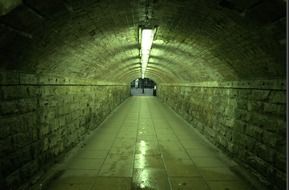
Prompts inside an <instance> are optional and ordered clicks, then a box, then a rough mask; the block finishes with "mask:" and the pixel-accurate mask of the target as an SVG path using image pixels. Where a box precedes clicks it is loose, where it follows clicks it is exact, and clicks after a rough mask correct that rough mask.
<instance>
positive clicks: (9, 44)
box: [0, 0, 286, 83]
mask: <svg viewBox="0 0 289 190" xmlns="http://www.w3.org/2000/svg"><path fill="white" fill-rule="evenodd" d="M0 2H1V1H0ZM5 2H10V3H11V5H10V4H9V3H6V4H5ZM13 2H14V3H13ZM285 4H286V3H285V1H283V0H122V1H120V0H82V1H79V0H46V1H44V0H43V1H37V0H23V1H22V2H21V1H19V0H15V1H4V0H2V9H1V8H0V13H1V14H2V15H3V16H1V17H0V23H1V27H0V32H1V36H0V48H1V53H0V60H1V69H2V70H21V71H25V72H29V73H38V74H40V75H41V74H44V73H54V74H59V75H62V76H66V77H72V78H88V79H96V80H102V81H110V82H120V81H121V82H130V81H131V80H133V79H135V78H138V77H140V57H139V49H140V44H139V43H138V33H139V31H138V27H139V25H141V24H143V23H144V21H145V20H148V21H149V22H150V23H151V24H154V25H157V26H158V27H157V32H156V35H155V38H154V42H153V46H152V50H151V56H150V60H149V64H148V70H147V72H146V77H150V78H152V79H153V80H155V81H156V82H174V83H177V82H199V81H227V80H254V79H276V78H278V79H284V78H285V76H286V72H285V69H286V7H285ZM0 5H1V4H0ZM3 5H5V6H3ZM3 7H4V8H3Z"/></svg>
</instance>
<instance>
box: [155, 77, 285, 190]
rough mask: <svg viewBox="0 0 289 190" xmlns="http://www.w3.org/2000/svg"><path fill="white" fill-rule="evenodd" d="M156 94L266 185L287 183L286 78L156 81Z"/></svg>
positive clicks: (283, 186)
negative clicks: (174, 82) (168, 82)
mask: <svg viewBox="0 0 289 190" xmlns="http://www.w3.org/2000/svg"><path fill="white" fill-rule="evenodd" d="M158 96H159V97H160V99H161V100H162V101H163V102H165V103H167V104H168V105H169V106H170V107H171V108H172V109H173V110H175V111H176V112H177V113H179V114H180V115H181V116H182V117H184V118H185V119H186V120H187V121H188V122H189V123H190V124H192V127H195V128H197V129H198V130H199V131H200V132H201V133H202V134H203V135H204V136H205V137H207V138H208V139H209V140H210V141H211V142H213V143H214V144H216V145H217V146H218V147H220V148H221V149H222V150H224V151H225V152H226V153H227V154H228V155H230V156H231V157H233V158H234V159H235V160H236V161H238V162H239V163H241V164H242V165H243V166H245V167H246V168H247V169H248V170H250V171H251V172H252V173H253V174H255V175H256V177H258V178H259V179H260V181H263V182H264V183H265V184H267V185H268V187H269V188H270V189H273V188H276V189H285V187H286V90H285V81H242V82H223V83H217V82H207V83H205V82H204V83H195V84H191V85H173V84H171V85H160V86H159V89H158ZM267 182H268V183H267Z"/></svg>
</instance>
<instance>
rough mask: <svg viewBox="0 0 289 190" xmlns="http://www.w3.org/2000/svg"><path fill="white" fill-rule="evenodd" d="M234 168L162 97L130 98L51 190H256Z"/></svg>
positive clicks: (96, 134) (66, 167)
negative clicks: (162, 99) (167, 104)
mask: <svg viewBox="0 0 289 190" xmlns="http://www.w3.org/2000/svg"><path fill="white" fill-rule="evenodd" d="M233 164H234V163H233V162H230V160H228V159H226V157H224V156H223V155H222V154H221V153H220V152H219V151H218V149H216V148H215V147H214V146H212V145H211V144H210V143H208V142H207V141H206V140H205V139H204V138H203V137H202V136H200V135H199V133H198V132H196V131H195V129H193V128H192V127H189V126H188V124H187V123H186V122H185V121H184V120H183V119H181V118H180V117H178V116H177V115H176V114H175V113H174V112H173V111H171V110H170V109H168V107H167V106H166V105H164V104H162V103H161V102H160V101H159V100H158V98H156V97H149V96H138V97H130V98H129V99H128V100H127V101H125V102H124V103H123V104H122V105H120V106H119V107H118V108H117V109H116V110H115V112H114V113H112V114H111V116H110V117H109V118H108V119H107V120H106V121H105V122H104V123H103V124H102V126H101V127H100V128H99V129H97V130H96V131H95V132H94V134H92V136H91V137H90V138H89V140H88V141H87V142H86V143H85V144H84V146H83V147H82V148H81V149H79V150H78V152H77V154H75V156H74V157H72V159H70V161H69V162H68V164H66V166H65V169H64V171H63V173H62V175H60V176H59V177H58V178H56V179H55V180H53V181H52V182H51V184H50V185H49V188H48V189H49V190H70V189H72V190H96V189H99V190H110V189H111V190H131V189H146V190H148V189H150V190H152V189H157V190H171V189H174V190H181V189H186V190H189V189H190V190H249V189H251V188H249V185H248V184H247V183H246V182H245V181H244V180H243V179H242V178H240V177H239V176H237V175H236V174H235V173H233V172H232V171H231V170H230V167H231V166H232V165H233Z"/></svg>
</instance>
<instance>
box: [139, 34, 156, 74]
mask: <svg viewBox="0 0 289 190" xmlns="http://www.w3.org/2000/svg"><path fill="white" fill-rule="evenodd" d="M154 34H155V29H142V31H141V51H140V55H141V73H142V78H144V75H145V71H146V68H147V65H148V61H149V56H150V50H151V47H152V44H153V39H154Z"/></svg>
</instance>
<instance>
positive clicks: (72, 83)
mask: <svg viewBox="0 0 289 190" xmlns="http://www.w3.org/2000/svg"><path fill="white" fill-rule="evenodd" d="M0 82H1V83H0V84H1V86H0V99H1V103H0V113H1V117H0V189H17V188H18V187H20V186H21V185H23V184H24V183H25V182H30V183H33V181H35V180H36V176H39V175H41V172H44V171H43V170H45V169H46V168H48V167H49V166H51V164H53V162H55V161H56V160H57V158H59V157H61V155H63V153H65V152H67V151H68V150H70V149H71V148H72V147H74V146H75V145H76V144H78V143H79V142H80V141H81V139H83V138H84V136H85V135H86V134H87V133H88V132H89V131H90V130H92V129H94V128H96V127H98V125H99V124H100V123H101V122H102V121H103V120H104V119H105V117H106V116H107V115H108V114H109V113H110V112H111V111H112V110H113V109H114V108H115V107H116V106H117V105H118V104H120V103H121V102H122V101H124V100H125V99H126V98H127V97H128V96H129V86H128V85H122V84H119V85H113V84H104V83H102V84H100V83H99V84H96V83H93V84H92V82H91V81H79V80H71V79H70V80H68V79H65V78H61V77H54V76H48V75H47V76H36V75H32V74H31V75H28V74H21V73H16V72H15V73H0ZM26 185H29V184H26Z"/></svg>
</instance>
